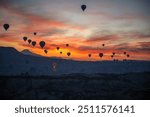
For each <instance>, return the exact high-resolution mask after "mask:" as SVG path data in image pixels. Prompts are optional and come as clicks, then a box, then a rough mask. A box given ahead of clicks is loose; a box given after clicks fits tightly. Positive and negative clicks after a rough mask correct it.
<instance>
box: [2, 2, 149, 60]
mask: <svg viewBox="0 0 150 117" xmlns="http://www.w3.org/2000/svg"><path fill="white" fill-rule="evenodd" d="M82 4H86V5H87V9H86V10H85V11H84V12H83V11H82V9H81V5H82ZM149 6H150V1H149V0H0V26H1V28H0V46H5V47H14V48H16V49H17V50H18V51H22V50H24V49H28V50H30V51H31V52H34V53H37V54H40V55H43V56H47V57H61V58H65V59H74V60H85V61H87V60H88V61H100V60H112V58H111V57H110V56H111V55H112V52H115V53H116V55H115V56H114V59H119V60H123V59H131V60H148V61H149V60H150V13H149V12H150V7H149ZM5 23H8V24H10V28H9V30H8V31H5V30H4V28H3V24H5ZM34 32H36V33H37V35H36V36H35V35H34V34H33V33H34ZM24 36H27V37H28V39H31V40H32V41H36V42H37V44H36V46H35V47H33V46H32V45H31V44H28V43H27V42H24V41H23V37H24ZM40 41H45V42H46V45H45V47H44V49H47V50H48V54H45V53H44V51H43V49H41V48H40V46H39V42H40ZM66 44H69V47H66V46H65V45H66ZM102 44H105V46H104V47H103V46H102ZM58 46H59V47H60V50H59V51H58V50H56V47H58ZM60 51H62V52H63V54H60ZM67 52H71V56H69V57H68V56H67ZM124 52H127V54H129V55H130V57H129V58H127V57H126V55H124V54H123V53H124ZM99 53H103V54H104V56H103V57H102V58H100V57H99ZM88 54H91V55H92V56H91V57H90V58H89V57H88Z"/></svg>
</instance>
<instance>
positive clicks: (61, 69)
mask: <svg viewBox="0 0 150 117" xmlns="http://www.w3.org/2000/svg"><path fill="white" fill-rule="evenodd" d="M145 71H148V72H149V71H150V61H124V62H123V61H118V62H114V61H95V62H88V61H73V60H65V59H57V58H48V57H43V56H41V57H37V56H33V55H28V56H27V55H24V54H23V53H21V52H18V51H17V50H16V49H14V48H11V47H0V75H35V76H39V75H61V74H76V73H81V74H82V73H84V74H93V75H94V74H97V73H117V74H120V73H131V72H145Z"/></svg>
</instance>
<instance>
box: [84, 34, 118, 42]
mask: <svg viewBox="0 0 150 117" xmlns="http://www.w3.org/2000/svg"><path fill="white" fill-rule="evenodd" d="M118 39H119V36H118V35H116V34H111V35H104V36H99V37H92V38H90V39H88V40H86V41H85V43H100V42H107V41H114V40H118Z"/></svg>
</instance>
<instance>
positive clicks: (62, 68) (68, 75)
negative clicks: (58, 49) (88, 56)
mask: <svg viewBox="0 0 150 117" xmlns="http://www.w3.org/2000/svg"><path fill="white" fill-rule="evenodd" d="M26 52H27V53H26ZM26 52H25V54H30V55H25V54H23V53H20V52H18V51H17V50H15V49H14V48H8V47H0V99H150V62H149V61H117V62H114V61H97V62H88V61H73V60H65V59H59V58H47V57H42V56H34V55H32V53H30V52H29V51H26ZM53 65H55V69H54V68H53Z"/></svg>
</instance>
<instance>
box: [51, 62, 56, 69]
mask: <svg viewBox="0 0 150 117" xmlns="http://www.w3.org/2000/svg"><path fill="white" fill-rule="evenodd" d="M56 67H57V63H55V62H53V63H52V70H53V71H56Z"/></svg>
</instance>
